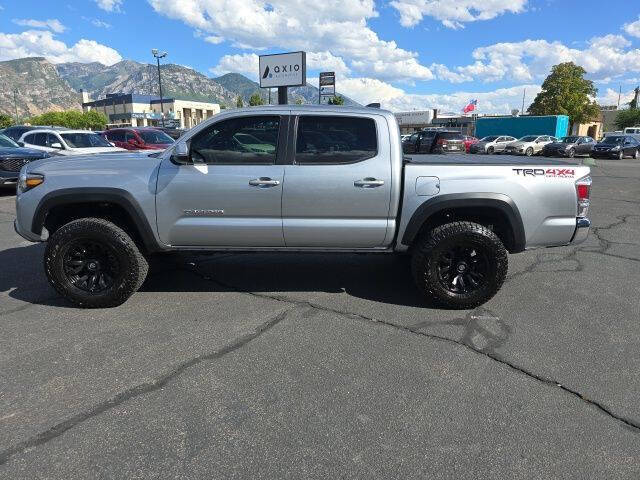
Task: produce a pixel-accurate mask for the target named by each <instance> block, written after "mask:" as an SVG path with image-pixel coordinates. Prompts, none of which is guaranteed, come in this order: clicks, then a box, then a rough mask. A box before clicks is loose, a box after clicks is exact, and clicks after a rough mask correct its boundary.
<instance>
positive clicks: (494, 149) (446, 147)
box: [402, 130, 640, 159]
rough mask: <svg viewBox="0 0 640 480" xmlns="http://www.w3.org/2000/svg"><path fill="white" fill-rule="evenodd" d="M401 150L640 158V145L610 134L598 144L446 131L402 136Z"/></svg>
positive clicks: (581, 138) (580, 139) (572, 137)
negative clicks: (481, 136) (478, 136)
mask: <svg viewBox="0 0 640 480" xmlns="http://www.w3.org/2000/svg"><path fill="white" fill-rule="evenodd" d="M402 150H403V152H404V153H407V154H431V153H436V154H437V153H464V152H466V153H485V154H490V155H491V154H496V153H505V154H509V155H526V156H532V155H544V156H546V157H567V158H573V157H574V156H576V155H586V156H591V157H594V158H617V159H622V158H624V157H633V158H640V142H639V141H638V139H637V138H636V137H635V136H633V135H630V134H610V135H607V136H606V137H605V138H604V139H603V140H602V141H600V142H596V141H595V140H594V139H593V138H591V137H587V136H579V135H570V136H568V137H563V138H561V139H558V138H556V137H552V136H550V135H526V136H524V137H522V138H519V139H518V138H515V137H511V136H509V135H490V136H487V137H484V138H481V139H477V138H475V137H470V136H468V135H462V134H461V133H460V132H453V131H446V130H423V131H421V132H415V133H413V134H410V135H403V138H402Z"/></svg>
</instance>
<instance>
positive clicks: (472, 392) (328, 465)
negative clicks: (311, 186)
mask: <svg viewBox="0 0 640 480" xmlns="http://www.w3.org/2000/svg"><path fill="white" fill-rule="evenodd" d="M578 161H579V160H577V162H578ZM592 173H593V177H594V186H593V194H592V207H591V214H590V216H591V219H592V221H593V223H594V225H595V228H593V229H592V233H591V234H590V237H589V238H588V240H587V242H586V243H584V244H582V245H580V246H578V247H564V248H557V249H545V250H537V251H530V252H526V253H523V254H519V255H513V256H510V257H509V261H510V273H509V277H508V280H507V282H506V284H505V285H504V287H503V289H502V290H501V291H500V292H499V293H498V295H497V296H496V297H495V298H494V299H492V300H491V301H490V302H489V303H487V304H486V305H484V306H483V307H481V308H478V309H476V310H473V311H462V312H461V311H444V310H435V309H431V308H428V307H427V306H425V304H424V303H423V302H422V301H421V300H420V299H419V297H418V294H417V292H416V290H415V288H414V286H413V283H412V282H411V279H410V276H409V273H408V270H407V268H408V265H407V263H406V262H405V261H404V260H403V259H401V258H395V257H391V256H366V255H360V256H358V255H337V256H325V255H315V254H314V255H311V254H310V255H281V254H278V255H245V254H219V255H213V256H204V255H181V256H175V257H170V258H165V259H162V261H156V262H155V263H154V264H153V265H152V270H151V273H150V276H149V278H148V279H147V281H146V283H145V284H144V285H143V287H142V289H141V291H140V292H139V293H137V294H136V295H134V296H133V297H132V298H131V300H130V301H128V302H127V303H126V304H125V305H123V306H121V307H118V308H115V309H106V310H79V309H75V308H72V307H70V305H69V304H67V303H66V302H65V301H64V300H62V299H60V298H59V297H58V296H57V295H56V293H55V292H54V291H53V289H52V288H50V287H49V285H48V283H47V282H46V279H45V277H44V272H43V268H42V253H43V246H42V245H34V244H30V243H28V242H26V241H23V239H22V238H20V237H18V236H17V235H16V234H15V233H14V231H13V225H12V222H13V218H14V203H13V202H14V198H13V196H11V194H10V193H6V192H5V193H4V194H3V196H1V197H0V478H3V479H14V478H15V479H18V478H19V479H23V478H30V479H36V478H65V479H74V478H347V477H348V478H540V479H543V478H544V479H547V478H581V479H584V478H598V479H600V478H619V479H620V478H633V479H637V478H639V477H640V460H639V459H640V402H638V398H640V375H638V372H639V371H640V328H639V326H638V322H639V320H640V295H639V291H638V284H639V283H640V212H638V208H639V206H640V162H638V161H634V160H624V161H609V160H599V161H598V166H596V167H594V168H593V169H592Z"/></svg>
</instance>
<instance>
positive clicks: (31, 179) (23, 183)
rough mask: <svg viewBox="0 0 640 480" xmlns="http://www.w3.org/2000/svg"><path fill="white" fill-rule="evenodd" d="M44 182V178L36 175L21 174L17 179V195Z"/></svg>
mask: <svg viewBox="0 0 640 480" xmlns="http://www.w3.org/2000/svg"><path fill="white" fill-rule="evenodd" d="M42 182H44V177H43V176H42V175H38V174H37V173H26V172H21V173H20V176H19V177H18V193H23V192H26V191H27V190H31V189H32V188H34V187H37V186H38V185H40V184H41V183H42Z"/></svg>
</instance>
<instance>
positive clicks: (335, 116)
mask: <svg viewBox="0 0 640 480" xmlns="http://www.w3.org/2000/svg"><path fill="white" fill-rule="evenodd" d="M590 185H591V178H590V176H589V168H588V167H584V166H576V165H572V164H568V163H563V162H560V161H550V160H548V159H540V160H536V159H532V158H527V159H518V158H516V157H499V158H491V159H488V158H487V157H475V156H470V155H418V156H413V157H403V154H402V148H401V142H400V132H399V130H398V125H397V123H396V119H395V117H394V115H393V114H392V113H391V112H387V111H384V110H378V109H372V108H358V109H355V108H346V107H328V106H322V107H321V106H301V107H298V106H295V107H294V106H271V107H254V108H249V109H239V110H232V111H228V112H225V113H222V114H219V115H216V116H214V117H213V118H211V119H210V120H208V121H206V122H204V123H202V124H200V125H198V126H197V127H194V128H193V129H191V130H190V131H189V132H188V133H186V134H185V135H184V136H183V137H181V138H180V140H179V141H178V142H177V143H176V144H175V145H174V146H172V147H171V148H169V149H167V150H166V151H164V152H161V153H154V154H151V155H148V154H136V153H122V154H109V155H94V156H84V157H77V158H68V157H67V158H59V159H56V158H54V159H49V160H40V161H36V162H32V163H30V164H28V165H27V166H25V167H24V168H23V169H22V171H21V172H20V178H19V182H18V193H17V197H16V205H17V219H16V221H15V228H16V231H17V232H18V233H19V234H20V235H22V236H23V237H24V238H26V239H28V240H31V241H34V242H39V241H47V247H46V252H45V272H46V275H47V277H48V279H49V281H50V282H51V284H52V285H53V286H54V287H55V288H56V290H57V291H58V292H60V294H62V295H63V296H64V297H66V298H67V299H69V300H70V301H71V302H73V303H75V304H77V305H79V306H82V307H106V306H115V305H119V304H121V303H123V302H124V301H125V300H126V299H127V298H129V297H130V296H131V295H132V294H133V293H134V292H135V291H136V290H137V289H138V288H139V287H140V286H141V285H142V283H143V282H144V280H145V276H146V274H147V269H148V263H147V258H148V257H149V255H152V254H156V253H160V252H169V251H175V250H189V251H193V250H210V251H277V252H298V253H300V252H310V251H313V252H318V251H321V252H336V253H337V252H368V253H380V254H394V253H395V254H410V255H411V256H412V259H411V265H412V266H411V269H412V273H413V276H414V278H415V282H416V284H417V286H418V289H419V290H420V291H421V292H422V293H424V294H425V295H427V296H428V297H429V298H431V299H432V301H433V302H434V303H436V304H438V305H441V306H444V307H448V308H472V307H475V306H477V305H480V304H482V303H483V302H485V301H487V300H488V299H489V298H491V297H492V296H493V295H494V294H495V293H496V292H497V291H498V290H499V289H500V287H501V285H502V283H503V282H504V279H505V276H506V274H507V252H509V253H518V252H522V251H524V250H525V249H529V248H536V247H551V246H560V245H567V244H570V243H574V244H575V243H580V242H582V241H584V239H585V238H586V236H587V233H588V231H589V225H590V224H589V220H588V219H587V210H588V207H589V192H590Z"/></svg>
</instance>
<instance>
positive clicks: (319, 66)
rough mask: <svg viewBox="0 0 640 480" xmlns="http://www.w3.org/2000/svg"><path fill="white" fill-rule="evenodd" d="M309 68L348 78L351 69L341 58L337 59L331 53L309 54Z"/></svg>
mask: <svg viewBox="0 0 640 480" xmlns="http://www.w3.org/2000/svg"><path fill="white" fill-rule="evenodd" d="M307 68H308V69H309V70H322V71H326V72H335V73H336V76H338V77H340V76H347V75H349V73H351V69H350V68H349V67H347V64H346V63H345V62H344V60H343V59H342V58H341V57H336V56H334V55H332V54H331V52H326V51H325V52H307Z"/></svg>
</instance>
